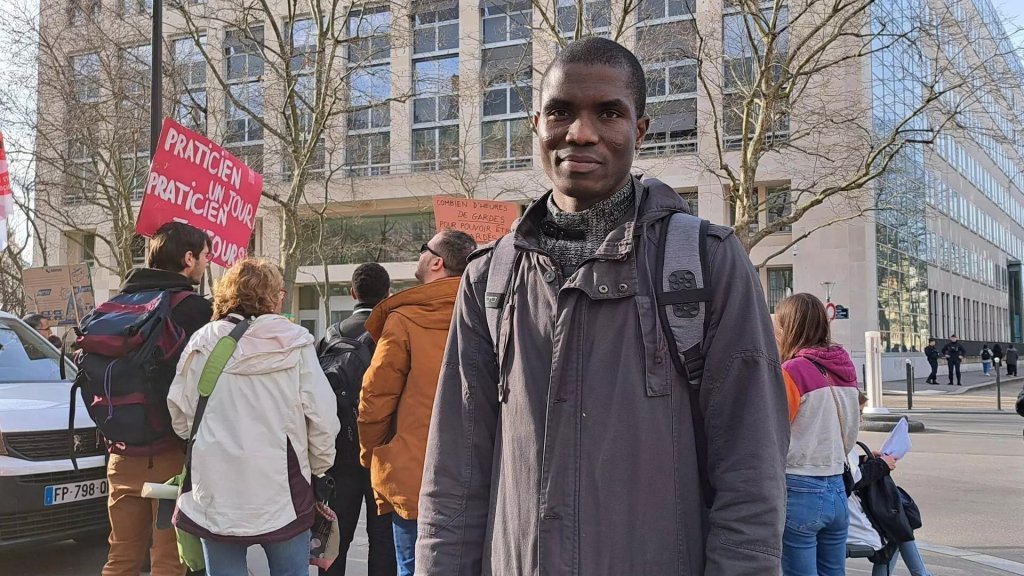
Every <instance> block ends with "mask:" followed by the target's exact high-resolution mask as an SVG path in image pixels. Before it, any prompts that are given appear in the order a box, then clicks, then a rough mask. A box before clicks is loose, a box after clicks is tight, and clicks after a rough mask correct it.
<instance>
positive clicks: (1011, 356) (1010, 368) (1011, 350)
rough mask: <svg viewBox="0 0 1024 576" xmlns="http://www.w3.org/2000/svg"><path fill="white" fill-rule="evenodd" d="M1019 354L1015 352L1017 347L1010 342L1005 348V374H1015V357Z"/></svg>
mask: <svg viewBox="0 0 1024 576" xmlns="http://www.w3.org/2000/svg"><path fill="white" fill-rule="evenodd" d="M1019 357H1020V354H1019V353H1018V352H1017V348H1016V347H1015V346H1014V345H1013V344H1010V345H1009V346H1008V347H1007V348H1006V375H1007V376H1016V375H1017V359H1018V358H1019Z"/></svg>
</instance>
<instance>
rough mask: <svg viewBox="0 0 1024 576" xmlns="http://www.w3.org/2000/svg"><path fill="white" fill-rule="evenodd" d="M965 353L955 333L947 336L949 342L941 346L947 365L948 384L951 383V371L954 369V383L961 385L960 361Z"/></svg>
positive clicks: (965, 350)
mask: <svg viewBox="0 0 1024 576" xmlns="http://www.w3.org/2000/svg"><path fill="white" fill-rule="evenodd" d="M966 355H967V349H966V348H964V345H963V344H961V343H960V341H959V340H957V337H956V334H953V335H952V336H950V337H949V343H947V344H946V345H945V346H943V347H942V356H943V357H944V358H945V359H946V365H947V366H948V367H949V385H950V386H952V385H953V371H954V370H955V371H956V385H957V386H960V385H961V379H960V363H961V362H963V357H964V356H966Z"/></svg>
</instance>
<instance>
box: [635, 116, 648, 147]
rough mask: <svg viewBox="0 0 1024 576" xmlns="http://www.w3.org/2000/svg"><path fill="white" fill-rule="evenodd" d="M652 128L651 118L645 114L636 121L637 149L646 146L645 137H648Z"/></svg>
mask: <svg viewBox="0 0 1024 576" xmlns="http://www.w3.org/2000/svg"><path fill="white" fill-rule="evenodd" d="M650 128H651V117H650V116H648V115H646V114H644V115H643V116H641V117H639V118H637V120H636V148H637V150H639V149H640V147H641V146H643V145H644V136H647V131H648V130H650Z"/></svg>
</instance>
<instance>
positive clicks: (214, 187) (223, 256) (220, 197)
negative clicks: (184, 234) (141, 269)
mask: <svg viewBox="0 0 1024 576" xmlns="http://www.w3.org/2000/svg"><path fill="white" fill-rule="evenodd" d="M262 190H263V176H262V175H260V174H259V173H258V172H256V171H254V170H253V169H251V168H249V167H248V166H246V165H245V164H244V163H242V161H241V160H239V159H238V158H235V157H234V156H232V155H231V153H230V152H228V151H227V150H225V149H224V148H223V147H221V146H220V145H218V144H216V143H214V142H213V141H212V140H210V139H208V138H206V137H205V136H202V135H200V134H196V133H195V132H193V131H191V130H189V129H187V128H185V127H183V126H181V125H180V124H178V123H177V122H175V121H174V120H171V119H170V118H164V125H163V129H162V130H161V131H160V141H159V143H158V144H157V149H156V154H154V155H153V163H152V165H150V167H149V177H148V178H147V179H146V195H145V196H144V197H143V199H142V208H141V209H140V210H139V218H138V220H137V221H136V222H135V231H136V232H137V233H139V234H141V235H143V236H146V237H150V236H152V235H153V233H154V232H156V230H157V228H159V227H160V226H162V225H163V224H166V223H167V222H171V221H178V222H185V223H187V224H191V225H192V226H195V227H196V228H200V229H202V230H205V231H206V233H207V234H209V235H210V241H211V244H212V249H211V250H210V259H211V260H212V261H213V262H214V263H216V264H220V265H221V266H225V267H227V266H231V265H232V264H234V263H235V261H237V260H240V259H242V258H245V256H246V250H247V248H248V246H249V238H250V237H251V236H252V229H253V225H254V224H255V221H256V209H257V208H259V205H260V193H261V192H262Z"/></svg>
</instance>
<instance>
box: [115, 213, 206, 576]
mask: <svg viewBox="0 0 1024 576" xmlns="http://www.w3.org/2000/svg"><path fill="white" fill-rule="evenodd" d="M209 262H210V237H209V236H207V235H206V233H205V232H203V231H202V230H200V229H198V228H195V227H193V226H189V225H188V224H182V223H180V222H169V223H167V224H164V225H163V226H161V227H160V228H159V229H157V231H156V233H154V234H153V237H152V238H151V239H150V241H149V253H148V255H147V257H146V266H147V267H146V268H135V269H134V270H132V271H130V272H129V273H128V275H127V276H126V277H125V280H124V284H123V285H122V286H121V293H122V294H134V293H136V292H142V291H144V290H181V291H187V292H190V294H189V295H188V296H186V297H185V298H184V299H183V300H182V301H181V302H179V303H178V305H177V306H175V307H174V309H173V310H172V311H171V320H173V322H174V324H176V325H177V326H178V327H179V328H181V329H182V330H183V331H184V332H185V338H186V340H187V339H188V338H191V336H192V334H194V333H195V332H196V331H197V330H199V329H200V328H202V327H203V326H205V325H206V324H207V323H208V322H209V321H210V319H211V318H212V317H213V306H212V305H211V304H210V302H209V301H207V300H206V299H205V298H203V297H202V296H200V295H198V294H196V293H194V292H193V289H194V287H195V286H196V285H197V284H199V282H200V281H201V280H202V279H203V274H205V273H206V267H207V265H208V264H209ZM178 353H179V354H180V353H181V352H180V350H179V352H178ZM177 363H178V358H177V357H174V358H171V359H170V361H168V362H167V363H166V365H165V366H163V367H162V368H163V371H162V372H161V371H158V372H157V373H156V374H155V375H154V376H153V377H152V380H153V382H152V384H153V387H154V389H156V390H157V391H158V394H157V395H162V397H160V398H154V400H153V403H152V404H147V410H152V411H155V412H156V413H157V416H158V417H159V418H162V419H164V420H166V423H167V434H166V435H165V436H164V437H162V438H158V439H157V440H155V441H154V442H153V443H152V444H150V445H149V446H145V447H137V446H125V445H123V444H118V443H108V444H109V447H108V449H109V451H110V459H109V461H108V463H107V480H108V483H109V486H110V497H109V500H108V506H107V512H108V514H109V515H110V553H109V554H108V555H107V564H106V566H104V568H103V576H138V574H139V571H140V570H141V569H142V563H143V562H144V560H145V558H146V549H147V548H148V549H150V570H151V574H152V575H153V576H181V575H183V574H184V573H185V567H184V566H183V565H182V564H181V562H180V561H179V560H178V544H177V538H176V537H175V535H174V530H173V529H171V528H166V529H155V528H154V524H153V521H154V508H153V501H152V500H150V499H148V498H143V497H142V485H143V484H144V483H146V482H156V483H163V482H166V481H167V479H168V478H170V477H172V476H174V475H175V474H178V473H180V472H181V467H182V465H183V464H184V462H185V441H184V440H182V439H181V438H178V436H177V435H176V434H175V433H174V430H173V429H172V428H171V425H170V422H171V416H170V414H169V413H168V411H167V390H168V389H169V388H170V385H171V380H173V379H174V371H175V366H176V365H177ZM151 544H152V546H150V545H151Z"/></svg>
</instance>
